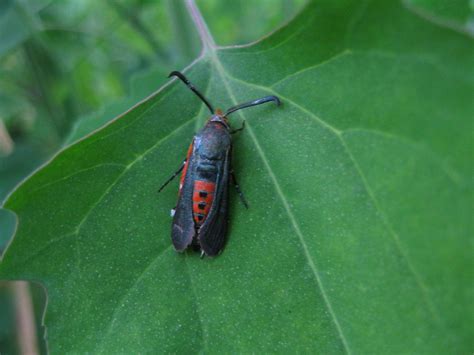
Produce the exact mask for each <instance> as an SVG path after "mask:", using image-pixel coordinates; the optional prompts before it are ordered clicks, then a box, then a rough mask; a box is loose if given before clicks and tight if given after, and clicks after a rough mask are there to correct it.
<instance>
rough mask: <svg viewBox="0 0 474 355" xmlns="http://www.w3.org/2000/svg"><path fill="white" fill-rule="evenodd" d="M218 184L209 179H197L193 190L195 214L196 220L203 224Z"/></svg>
mask: <svg viewBox="0 0 474 355" xmlns="http://www.w3.org/2000/svg"><path fill="white" fill-rule="evenodd" d="M215 190H216V184H215V183H213V182H209V181H202V180H196V181H195V182H194V190H193V216H194V222H196V224H198V225H201V224H203V223H204V221H205V220H206V218H207V215H208V214H209V211H210V209H211V206H212V202H213V201H214V192H215Z"/></svg>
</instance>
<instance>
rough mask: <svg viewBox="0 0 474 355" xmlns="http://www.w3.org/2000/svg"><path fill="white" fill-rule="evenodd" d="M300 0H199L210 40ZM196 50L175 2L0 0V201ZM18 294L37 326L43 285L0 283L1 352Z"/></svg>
mask: <svg viewBox="0 0 474 355" xmlns="http://www.w3.org/2000/svg"><path fill="white" fill-rule="evenodd" d="M305 2H306V0H259V1H255V2H250V1H247V0H232V1H230V0H229V1H222V0H199V1H197V4H198V6H199V7H200V9H201V10H202V12H203V14H204V17H205V19H206V21H207V22H208V26H209V27H210V30H211V31H212V33H213V34H214V36H215V38H216V40H217V42H218V43H219V44H220V45H234V44H245V43H248V42H251V41H255V40H257V39H258V38H260V37H261V36H263V35H265V34H267V33H268V32H270V31H272V30H274V29H275V28H277V27H278V26H279V25H281V24H282V23H284V22H286V21H288V20H289V19H290V18H291V17H293V16H294V15H295V14H296V13H297V12H298V10H299V9H301V8H302V7H303V5H304V4H305ZM200 49H201V43H200V41H199V38H198V37H197V34H196V32H195V30H194V27H193V25H192V23H191V19H190V18H189V15H188V13H187V11H186V7H185V5H184V1H182V0H106V1H105V0H104V1H95V0H1V1H0V201H3V200H4V199H5V197H6V196H7V195H8V193H9V192H10V191H11V190H12V189H13V188H14V187H15V186H16V185H17V184H18V183H19V182H20V181H21V180H22V179H24V178H25V177H26V176H28V175H29V174H30V173H31V172H32V171H34V169H36V168H38V167H39V166H40V165H41V164H42V163H44V162H45V161H47V160H48V159H49V158H50V157H51V156H52V155H53V154H54V153H55V152H57V151H58V150H59V149H61V148H62V147H63V146H65V145H67V144H70V143H72V142H74V141H75V140H77V139H79V138H81V137H83V136H84V135H86V134H88V133H90V132H91V131H93V130H94V129H96V128H99V127H100V126H102V125H103V124H105V123H106V122H108V121H109V120H111V119H112V118H114V117H116V116H117V115H119V114H121V113H122V112H124V111H125V110H127V109H128V108H130V107H131V106H132V105H134V104H135V103H137V102H138V101H140V100H141V99H143V98H145V97H146V96H148V95H150V94H151V93H152V92H154V91H156V90H157V89H159V88H160V86H161V85H162V84H163V83H165V82H166V81H167V74H168V73H169V72H170V71H172V70H180V69H183V68H184V67H185V66H187V65H188V64H190V63H191V62H192V61H193V60H194V59H195V58H196V57H197V56H198V55H199V53H200ZM125 144H126V142H125ZM14 228H15V217H14V216H13V215H12V214H11V213H10V212H8V211H5V210H1V209H0V254H1V253H2V252H3V251H4V249H5V248H6V245H7V243H8V241H9V239H10V237H11V235H12V234H13V231H14ZM25 290H26V291H25ZM19 292H23V293H25V292H27V294H29V297H30V298H31V304H32V306H33V309H34V315H31V319H32V324H35V325H36V328H37V329H36V333H37V334H39V335H41V334H43V330H42V329H40V328H41V318H42V312H43V308H44V304H45V300H46V298H45V297H46V296H45V294H44V291H43V289H42V288H41V286H40V285H37V284H30V285H28V287H27V288H25V285H24V284H21V283H12V282H0V353H1V354H15V353H18V352H20V351H21V347H20V346H21V343H22V341H24V339H23V338H22V334H20V333H19V332H18V331H17V328H18V326H19V324H20V323H19V319H18V317H19V315H18V309H19V308H18V307H20V308H21V307H22V305H19V304H18V300H19V297H18V294H19ZM22 339H23V340H22ZM45 349H46V348H45V347H44V344H43V342H41V341H38V351H39V352H40V353H44V352H45Z"/></svg>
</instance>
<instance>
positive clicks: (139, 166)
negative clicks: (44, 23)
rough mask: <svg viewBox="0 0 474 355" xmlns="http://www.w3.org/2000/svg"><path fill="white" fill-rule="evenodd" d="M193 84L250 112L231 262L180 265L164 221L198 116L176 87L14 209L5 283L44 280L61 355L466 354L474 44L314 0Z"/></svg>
mask: <svg viewBox="0 0 474 355" xmlns="http://www.w3.org/2000/svg"><path fill="white" fill-rule="evenodd" d="M189 10H190V13H191V14H192V16H193V18H194V20H195V23H196V28H197V29H198V31H199V33H200V36H201V39H202V40H203V47H204V51H203V54H202V56H201V57H200V58H199V59H198V60H196V61H195V62H194V63H193V64H192V65H191V66H190V67H189V68H188V70H186V74H187V76H188V77H189V78H190V79H191V80H192V81H193V82H194V83H195V85H196V86H197V87H199V88H201V89H202V90H203V91H204V92H205V93H206V96H208V97H209V98H211V100H212V102H213V103H214V105H219V106H220V107H224V108H227V107H229V106H231V105H234V104H236V103H239V102H242V101H246V100H249V99H253V98H256V97H260V96H264V95H268V94H275V95H278V96H279V97H280V98H281V99H282V102H283V105H282V107H281V108H276V107H275V106H273V105H266V106H259V107H258V108H253V109H249V110H246V111H240V112H239V114H235V115H234V116H233V117H232V120H233V125H235V127H238V126H239V122H238V121H240V120H242V119H245V120H246V122H247V125H246V129H245V130H244V131H243V132H242V133H240V134H239V135H237V137H236V139H235V141H234V144H235V147H234V151H235V159H234V160H235V164H234V165H235V170H236V171H237V174H238V178H239V179H240V181H239V183H240V185H241V186H242V188H243V189H244V192H245V193H246V196H247V199H248V200H249V202H250V209H249V210H248V211H246V210H245V209H244V208H243V206H242V205H240V204H239V201H238V199H237V198H235V196H234V199H233V200H232V203H231V215H232V218H231V230H230V234H229V235H230V238H229V242H228V244H227V247H226V249H225V251H224V253H223V254H222V255H220V256H219V257H217V258H214V259H204V260H200V259H199V257H198V255H195V254H193V253H185V254H183V255H181V254H177V253H175V252H174V250H173V249H172V247H171V243H170V237H169V235H170V224H171V221H170V218H169V210H170V208H171V207H173V206H174V204H175V203H176V189H177V186H176V183H175V185H174V187H175V188H174V189H173V188H168V189H167V190H165V191H164V192H163V193H162V194H160V195H157V194H156V191H157V188H158V187H159V186H160V184H161V183H162V182H163V181H165V180H166V179H167V177H168V176H169V175H170V174H171V173H172V172H173V171H174V170H175V169H177V168H178V167H179V165H180V163H181V161H182V159H183V157H184V155H185V153H186V149H187V146H188V144H189V142H190V140H191V138H192V135H193V134H194V133H195V132H196V131H197V130H198V129H199V128H200V127H201V126H202V125H203V123H204V121H205V119H206V117H207V112H206V110H205V107H203V105H202V104H201V103H200V101H199V100H197V98H196V97H194V96H193V95H192V93H190V92H189V91H188V90H187V89H186V88H185V87H184V86H183V85H182V84H181V83H175V82H171V83H169V84H167V85H165V86H164V87H163V88H162V89H160V90H159V91H158V92H156V94H154V95H153V96H151V97H149V98H148V99H147V100H145V101H143V102H141V103H140V104H138V105H137V106H135V107H133V108H132V109H131V110H129V111H127V112H126V113H125V114H123V115H122V116H121V117H119V118H118V119H116V120H114V121H113V122H111V123H110V124H108V125H107V126H106V127H104V128H103V129H101V130H99V131H97V132H96V133H95V134H93V135H91V136H89V137H87V138H86V139H83V140H81V141H79V142H77V143H75V144H73V145H71V146H70V147H68V148H67V149H65V150H63V151H62V152H61V153H60V154H58V155H57V156H56V157H55V158H54V159H53V160H52V161H51V162H50V163H49V164H47V165H46V166H45V167H44V168H43V169H41V170H40V171H38V172H37V173H36V174H35V175H34V176H32V177H31V178H30V179H28V180H27V181H26V182H25V183H24V184H22V185H21V187H19V188H18V189H17V190H16V191H15V192H14V193H13V194H12V195H11V196H10V198H9V199H8V201H7V203H6V207H7V208H9V209H11V210H12V211H14V212H15V213H16V214H17V216H18V221H19V224H18V230H17V233H16V236H15V239H14V240H13V242H12V244H11V246H10V248H9V249H8V251H7V253H6V254H5V256H4V259H3V261H2V264H1V265H0V277H1V278H8V279H27V280H37V281H40V282H42V283H43V284H44V285H45V286H46V288H47V290H48V296H49V302H48V309H47V312H46V318H45V323H46V325H47V327H48V340H49V348H50V350H51V351H52V352H53V353H54V352H71V351H75V352H94V353H96V352H98V353H126V352H134V351H137V349H139V351H140V352H147V351H150V352H151V351H153V350H155V351H156V350H157V349H159V350H160V351H161V352H183V353H184V352H198V351H201V352H210V353H217V352H220V353H222V352H224V353H228V352H240V353H250V352H252V353H261V352H270V351H271V352H282V353H283V352H309V351H316V352H318V353H368V352H378V353H405V352H411V353H419V352H426V353H447V352H451V353H452V352H454V353H466V352H472V350H473V349H472V336H473V334H472V326H471V325H472V319H473V304H472V302H471V300H472V297H473V296H474V295H473V290H472V287H470V286H469V285H471V284H472V282H471V280H472V276H473V275H472V267H471V266H472V264H471V262H470V258H471V256H472V228H471V227H472V223H471V222H470V218H471V213H470V210H471V209H470V206H471V202H472V199H471V198H472V181H473V180H472V175H471V164H472V160H471V159H470V152H471V150H470V149H471V144H472V143H471V142H472V139H473V138H474V137H473V132H472V129H470V127H471V128H472V118H473V117H474V115H473V113H474V100H472V92H473V89H474V68H473V66H472V63H473V62H474V49H473V48H474V47H473V43H472V38H470V37H468V36H467V35H466V34H465V33H462V32H456V31H454V30H452V29H450V28H446V27H442V26H440V25H438V24H436V23H433V22H430V21H427V20H426V19H424V18H421V17H419V16H418V15H417V14H415V13H413V11H411V10H410V9H407V8H406V7H405V6H404V5H403V4H401V3H400V2H397V1H384V2H376V1H371V2H365V1H353V2H352V1H340V2H339V1H338V2H334V1H314V2H311V3H310V4H309V5H308V6H307V7H306V8H305V9H304V10H303V11H302V12H301V14H300V15H299V16H297V17H296V18H295V19H294V20H293V21H291V22H290V23H289V24H288V25H286V26H284V27H283V28H281V29H280V30H278V31H277V32H275V33H273V34H272V35H271V36H269V37H267V38H265V39H264V40H262V41H260V42H258V43H256V44H253V45H250V46H243V47H233V48H220V47H217V46H216V45H215V43H214V41H213V39H212V37H211V35H210V34H209V32H208V30H207V27H206V24H205V23H204V22H203V20H202V17H201V16H200V14H199V11H198V9H197V8H196V7H195V6H194V5H193V4H192V3H190V5H189Z"/></svg>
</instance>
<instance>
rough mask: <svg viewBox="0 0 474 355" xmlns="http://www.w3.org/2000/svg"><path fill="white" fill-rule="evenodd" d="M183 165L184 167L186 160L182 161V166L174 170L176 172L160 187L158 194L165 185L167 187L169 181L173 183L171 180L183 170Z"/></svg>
mask: <svg viewBox="0 0 474 355" xmlns="http://www.w3.org/2000/svg"><path fill="white" fill-rule="evenodd" d="M185 165H186V159H185V160H184V161H183V164H182V165H181V166H180V167H179V169H178V170H176V172H175V173H174V174H173V175H172V176H171V177H170V178H169V179H168V180H166V182H165V183H164V184H163V185H161V187H160V189H159V190H158V193H160V192H161V190H163V189H164V188H165V186H166V185H168V184H169V183H170V182H171V181H173V179H174V178H175V177H176V176H177V175H178V174H179V173H180V172H181V170H183V168H184V166H185Z"/></svg>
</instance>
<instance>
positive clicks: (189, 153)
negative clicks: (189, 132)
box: [178, 141, 194, 196]
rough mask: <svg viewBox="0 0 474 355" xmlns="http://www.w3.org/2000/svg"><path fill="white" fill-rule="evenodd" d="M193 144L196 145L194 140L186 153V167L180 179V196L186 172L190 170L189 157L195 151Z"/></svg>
mask: <svg viewBox="0 0 474 355" xmlns="http://www.w3.org/2000/svg"><path fill="white" fill-rule="evenodd" d="M193 146H194V141H193V142H191V144H190V145H189V148H188V153H187V154H186V162H185V163H184V169H183V172H182V174H181V178H180V179H179V191H178V196H179V195H180V194H181V189H182V188H183V184H184V178H185V177H186V172H187V171H188V164H189V158H190V157H191V154H192V153H193Z"/></svg>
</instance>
